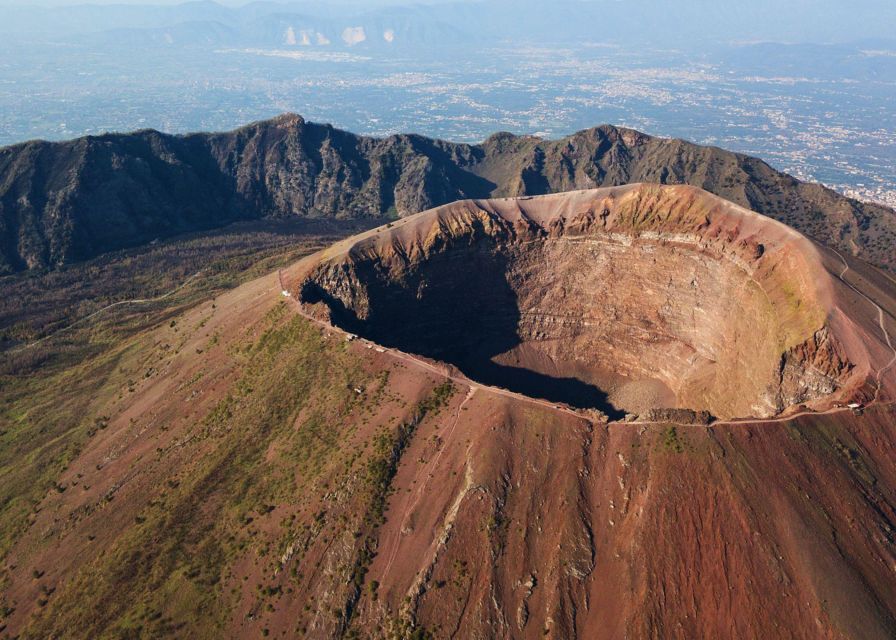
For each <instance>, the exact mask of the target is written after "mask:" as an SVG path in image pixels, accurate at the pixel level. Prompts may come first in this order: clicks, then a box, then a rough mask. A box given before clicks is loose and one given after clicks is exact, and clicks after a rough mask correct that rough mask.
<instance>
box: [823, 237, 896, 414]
mask: <svg viewBox="0 0 896 640" xmlns="http://www.w3.org/2000/svg"><path fill="white" fill-rule="evenodd" d="M831 251H833V252H834V253H836V254H837V257H838V258H840V262H842V263H843V271H841V272H840V273H839V274H838V275H837V277H838V278H839V279H840V282H842V283H843V284H845V285H846V286H847V287H849V288H850V289H852V290H853V291H855V292H856V293H857V294H858V295H860V296H862V297H863V298H864V299H865V300H867V301H868V302H869V303H871V305H872V306H873V307H874V308H875V309H877V324H878V326H880V331H881V334H882V335H883V337H884V342H886V343H887V346H888V347H890V351H892V352H893V357H892V358H890V361H889V362H888V363H887V364H885V365H884V366H883V367H881V368H880V369H878V370H877V373H876V374H875V379H876V382H877V389H875V391H874V401H875V402H877V398H878V396H879V395H880V390H881V387H882V386H883V383H882V381H881V380H882V378H883V375H884V373H886V372H887V371H889V370H890V368H891V367H892V366H893V365H894V364H896V348H894V347H893V342H892V340H891V338H890V334H889V332H888V331H887V327H886V322H885V315H884V310H883V309H882V308H881V306H880V305H879V304H877V303H876V302H875V301H874V300H872V299H871V298H869V297H868V296H867V295H865V294H864V293H863V292H861V291H859V290H858V289H857V288H856V287H854V286H853V285H852V284H850V283H849V282H848V281H847V280H846V278H845V277H844V276H846V273H847V272H848V271H849V264H848V263H847V262H846V258H844V257H843V255H842V254H841V253H840V252H839V251H837V250H836V249H833V248H832V249H831Z"/></svg>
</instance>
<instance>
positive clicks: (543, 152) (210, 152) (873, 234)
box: [0, 114, 896, 274]
mask: <svg viewBox="0 0 896 640" xmlns="http://www.w3.org/2000/svg"><path fill="white" fill-rule="evenodd" d="M630 182H655V183H660V184H690V185H692V186H697V187H700V188H702V189H705V190H707V191H709V192H711V193H714V194H716V195H719V196H721V197H723V198H725V199H728V200H731V201H732V202H734V203H735V204H739V205H741V206H745V207H747V208H750V209H752V210H755V211H757V212H759V213H762V214H765V215H769V216H770V217H773V218H775V219H778V220H780V221H782V222H784V223H786V224H788V225H790V226H793V227H794V228H796V229H797V230H799V231H801V232H803V233H805V234H806V235H809V236H811V237H813V238H815V239H817V240H819V241H821V242H823V243H826V244H829V245H831V246H834V247H836V248H838V249H842V250H845V251H848V252H849V253H850V254H852V255H854V256H857V257H860V258H863V259H865V260H867V261H868V262H871V263H872V264H875V265H876V266H879V267H883V268H885V269H888V270H891V271H892V270H893V269H894V268H896V257H894V256H892V252H891V251H890V250H889V249H888V248H890V247H892V246H893V244H894V242H896V213H894V212H893V211H892V210H891V209H888V208H886V207H883V206H880V205H875V204H869V203H862V202H859V201H856V200H851V199H849V198H846V197H844V196H841V195H840V194H837V193H836V192H834V191H832V190H830V189H827V188H825V187H823V186H821V185H814V184H808V183H802V182H800V181H798V180H796V179H795V178H793V177H791V176H789V175H787V174H784V173H782V172H779V171H776V170H775V169H773V168H772V167H770V166H769V165H768V164H766V163H765V162H763V161H762V160H759V159H757V158H752V157H750V156H746V155H743V154H737V153H733V152H729V151H725V150H723V149H720V148H717V147H704V146H700V145H696V144H693V143H690V142H686V141H684V140H679V139H666V138H658V137H653V136H650V135H647V134H644V133H641V132H638V131H635V130H632V129H626V128H622V127H615V126H613V125H601V126H598V127H593V128H591V129H586V130H583V131H579V132H577V133H574V134H572V135H570V136H567V137H565V138H561V139H559V140H543V139H541V138H537V137H534V136H516V135H514V134H509V133H496V134H494V135H492V136H490V137H489V138H487V139H486V140H485V141H484V142H482V143H480V144H476V145H470V144H464V143H454V142H447V141H442V140H438V139H432V138H427V137H425V136H421V135H417V134H396V135H393V136H389V137H387V138H373V137H366V136H360V135H356V134H353V133H350V132H347V131H343V130H340V129H337V128H335V127H333V126H331V125H324V124H315V123H312V122H308V121H306V120H305V119H304V118H302V117H301V116H298V115H296V114H284V115H281V116H278V117H276V118H273V119H271V120H265V121H259V122H254V123H251V124H248V125H245V126H243V127H240V128H238V129H235V130H233V131H230V132H220V133H190V134H181V135H170V134H165V133H161V132H158V131H156V130H153V129H145V130H141V131H136V132H133V133H123V134H120V133H115V134H105V135H102V136H88V137H83V138H77V139H75V140H71V141H67V142H45V141H30V142H24V143H20V144H17V145H12V146H9V147H5V148H0V273H7V274H8V273H15V272H19V271H24V270H28V269H45V268H54V267H58V266H61V265H65V264H68V263H72V262H77V261H80V260H84V259H89V258H92V257H95V256H98V255H101V254H103V253H105V252H108V251H112V250H116V249H121V248H126V247H130V246H137V245H140V244H145V243H147V242H151V241H153V240H156V239H159V238H165V237H170V236H173V235H176V234H178V233H182V232H187V231H197V230H204V229H212V228H218V227H221V226H223V225H226V224H229V223H230V222H233V221H236V220H246V219H258V218H277V217H285V216H299V217H310V218H374V219H376V218H390V217H401V216H405V215H410V214H413V213H416V212H418V211H423V210H425V209H429V208H432V207H435V206H439V205H442V204H447V203H449V202H451V201H454V200H459V199H465V198H490V197H504V196H524V195H542V194H546V193H555V192H559V191H569V190H578V189H589V188H597V187H603V186H617V185H621V184H626V183H630Z"/></svg>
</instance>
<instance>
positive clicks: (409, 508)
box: [381, 386, 476, 581]
mask: <svg viewBox="0 0 896 640" xmlns="http://www.w3.org/2000/svg"><path fill="white" fill-rule="evenodd" d="M475 393H476V387H474V386H470V388H469V390H468V391H467V395H466V397H465V398H464V400H463V402H461V403H460V406H458V407H457V411H456V412H455V414H454V422H452V423H451V427H450V428H449V429H448V432H447V433H446V434H445V438H444V440H443V441H442V446H441V447H439V451H438V453H436V455H435V456H433V458H432V460H430V461H429V462H428V463H427V464H426V466H425V467H424V468H423V482H421V483H420V484H419V485H418V487H417V490H416V491H415V492H414V499H413V501H412V502H410V503H408V504H407V505H406V506H405V508H404V512H403V513H402V515H401V521H400V523H399V527H398V531H397V533H396V534H395V541H394V543H393V544H392V552H391V553H390V554H389V560H388V562H386V566H385V568H384V569H383V575H382V579H381V581H385V579H386V576H388V575H389V571H390V570H391V569H392V563H393V562H395V558H396V556H397V555H398V548H399V547H400V546H401V535H402V531H404V527H405V524H406V523H407V521H408V518H410V517H411V514H412V513H413V512H414V509H416V508H417V505H418V504H420V499H421V498H422V497H423V489H425V488H426V486H427V485H428V484H429V477H430V475H431V474H432V471H433V470H435V468H436V465H438V463H439V460H440V459H441V458H442V453H443V452H444V451H445V449H446V448H447V447H448V442H449V440H451V436H453V435H454V431H455V430H456V429H457V423H458V422H460V415H461V411H463V408H464V406H465V405H466V404H467V403H468V402H469V401H470V400H471V399H472V397H473V394H475Z"/></svg>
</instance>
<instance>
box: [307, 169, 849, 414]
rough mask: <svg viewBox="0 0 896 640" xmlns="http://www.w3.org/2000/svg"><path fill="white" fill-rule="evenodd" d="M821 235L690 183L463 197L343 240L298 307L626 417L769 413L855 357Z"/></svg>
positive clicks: (532, 392)
mask: <svg viewBox="0 0 896 640" xmlns="http://www.w3.org/2000/svg"><path fill="white" fill-rule="evenodd" d="M816 263H818V260H817V256H816V255H815V254H814V246H813V245H812V243H811V242H810V241H808V240H807V239H806V238H804V237H803V236H801V235H800V234H798V233H797V232H795V231H793V230H791V229H789V228H788V227H786V226H784V225H781V224H780V223H777V222H774V221H773V220H771V219H769V218H765V217H762V216H759V215H758V214H755V213H752V212H749V211H747V210H745V209H741V208H739V207H736V206H735V205H732V204H730V203H728V202H726V201H723V200H720V199H718V198H716V197H714V196H711V195H709V194H707V193H705V192H703V191H701V190H699V189H694V188H691V187H660V186H657V185H632V186H628V187H621V188H613V189H601V190H593V191H583V192H573V193H567V194H558V195H554V196H540V197H535V198H518V199H501V200H479V201H462V202H458V203H454V204H452V205H446V206H444V207H440V208H438V209H434V210H431V211H427V212H423V213H421V214H417V215H415V216H411V217H409V218H406V219H403V220H401V221H399V222H397V223H394V224H392V225H389V226H388V227H385V228H380V229H377V230H374V231H371V232H368V233H366V234H363V235H362V236H359V237H356V238H353V239H350V240H349V241H346V242H344V243H342V244H340V245H336V246H335V247H333V248H331V249H330V250H329V251H328V252H326V253H325V254H323V255H322V256H321V257H320V260H319V261H318V262H317V263H316V264H315V265H314V266H313V268H311V269H310V270H309V272H308V273H307V275H306V276H305V277H304V279H303V281H302V284H301V287H300V291H299V299H300V302H301V303H302V304H304V305H306V306H308V307H309V308H313V309H316V311H317V312H318V313H325V314H326V315H327V317H328V318H329V320H330V321H331V322H332V323H334V324H335V325H338V326H340V327H341V328H343V329H345V330H346V331H349V332H352V333H355V334H358V335H361V336H364V337H366V338H369V339H370V340H372V341H374V342H376V343H379V344H382V345H384V346H387V347H393V348H396V349H400V350H402V351H405V352H407V353H412V354H418V355H421V356H425V357H427V358H430V359H434V360H439V361H443V362H446V363H450V364H452V365H454V366H456V367H457V368H458V369H459V370H460V371H462V372H463V373H464V374H465V375H467V376H468V377H469V378H471V379H472V380H475V381H477V382H479V383H481V384H485V385H491V386H497V387H503V388H506V389H509V390H512V391H515V392H519V393H523V394H526V395H528V396H532V397H536V398H542V399H546V400H550V401H553V402H562V403H565V404H568V405H570V406H573V407H578V408H594V409H598V410H600V411H603V412H604V413H607V414H608V415H609V416H610V417H611V418H614V417H621V416H622V415H623V414H625V413H633V414H640V415H645V414H647V413H649V412H650V411H651V410H657V409H665V408H678V409H690V410H694V411H704V412H709V413H710V414H712V415H713V416H716V417H719V418H726V419H727V418H734V417H746V416H751V417H768V416H773V415H776V414H778V413H780V412H782V411H783V410H785V409H786V408H788V407H792V406H794V405H797V404H801V403H811V402H814V401H818V400H820V399H823V398H827V397H828V396H831V395H832V394H835V393H837V392H838V391H839V390H841V389H842V388H844V387H845V386H846V385H847V382H848V379H849V376H850V374H851V371H852V369H853V365H852V364H851V363H850V362H849V359H848V357H847V356H846V354H845V353H844V351H843V349H842V348H841V347H840V345H839V342H838V341H837V339H836V337H835V336H834V335H833V333H832V331H831V330H830V328H829V327H828V326H827V324H826V320H827V317H828V312H827V310H826V299H825V292H824V290H823V287H820V286H819V285H818V281H819V278H818V277H817V275H818V274H817V273H816V272H817V270H818V268H819V265H818V264H816Z"/></svg>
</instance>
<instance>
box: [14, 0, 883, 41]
mask: <svg viewBox="0 0 896 640" xmlns="http://www.w3.org/2000/svg"><path fill="white" fill-rule="evenodd" d="M869 16H874V19H873V20H869V19H868V17H869ZM0 18H2V19H0V34H5V36H6V37H7V38H15V39H25V40H35V39H38V40H49V41H53V42H57V41H65V42H70V41H77V40H78V39H79V38H87V39H89V40H90V41H91V42H96V41H97V39H98V38H100V36H99V34H103V35H102V38H104V39H108V40H112V41H117V42H121V43H128V42H132V40H129V39H130V38H134V37H135V34H136V32H144V33H142V34H140V35H139V36H138V37H137V39H136V41H135V42H136V43H138V44H139V43H140V42H141V41H142V40H143V39H144V38H147V37H148V38H162V39H167V40H166V41H170V43H171V44H174V43H177V44H208V43H209V42H214V43H217V44H220V45H230V46H237V45H246V46H278V45H289V46H303V45H304V46H332V47H338V46H343V47H345V46H351V47H362V48H376V47H386V46H391V47H396V46H402V45H420V44H425V45H427V46H433V45H445V46H456V45H458V44H459V43H460V42H462V41H469V42H470V43H473V44H475V45H477V46H483V45H487V44H488V43H489V42H493V41H494V40H496V39H499V40H500V39H504V40H518V39H526V40H537V41H545V42H563V41H570V40H588V41H601V42H614V41H615V42H624V43H631V42H641V41H649V42H652V43H662V44H664V45H674V46H675V47H677V48H681V47H687V46H688V44H689V43H691V42H695V41H701V42H702V41H706V40H709V39H712V40H717V41H726V42H733V41H739V42H744V41H757V40H774V41H781V42H845V41H851V40H856V39H868V38H876V37H878V38H889V39H892V37H893V34H892V28H891V27H892V25H893V24H894V23H896V6H894V4H893V3H892V2H885V1H883V0H858V1H857V2H851V3H845V2H842V1H840V0H792V1H791V2H787V3H781V2H772V1H771V0H756V1H754V2H749V3H734V2H722V3H719V2H711V1H709V0H687V1H683V2H678V3H675V6H674V10H673V9H672V7H671V6H670V4H669V3H668V2H664V1H662V0H632V1H629V2H619V1H618V0H593V1H591V2H582V1H579V2H576V1H570V0H564V1H561V2H550V3H548V2H534V1H532V0H517V1H513V2H511V1H509V0H494V1H489V2H446V3H441V4H432V5H420V4H413V3H408V5H406V6H392V7H379V8H371V7H370V6H369V5H365V4H363V3H358V4H353V5H352V4H349V5H342V4H335V5H334V4H327V3H314V2H303V3H277V2H254V3H249V4H247V5H245V6H242V7H226V6H222V5H220V4H217V3H215V2H205V1H201V2H186V3H184V4H180V5H174V6H156V5H152V4H151V3H148V4H146V5H104V6H100V5H89V4H84V5H77V6H68V7H52V8H49V7H34V6H28V5H27V4H23V5H21V6H7V7H0ZM707 34H712V36H709V35H707ZM362 36H363V37H362Z"/></svg>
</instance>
